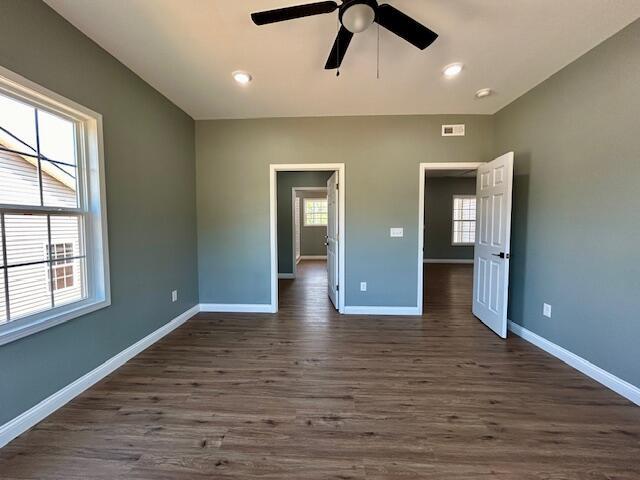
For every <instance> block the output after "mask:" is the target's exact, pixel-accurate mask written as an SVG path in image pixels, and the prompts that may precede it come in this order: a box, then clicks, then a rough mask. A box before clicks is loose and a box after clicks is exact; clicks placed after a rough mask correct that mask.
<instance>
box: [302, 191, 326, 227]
mask: <svg viewBox="0 0 640 480" xmlns="http://www.w3.org/2000/svg"><path fill="white" fill-rule="evenodd" d="M328 217H329V214H328V205H327V199H326V198H305V199H304V224H305V225H307V226H309V225H312V226H313V225H318V226H326V225H327V221H328Z"/></svg>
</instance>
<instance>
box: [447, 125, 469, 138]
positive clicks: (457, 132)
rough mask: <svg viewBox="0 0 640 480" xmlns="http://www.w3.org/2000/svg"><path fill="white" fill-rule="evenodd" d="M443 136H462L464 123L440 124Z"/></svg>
mask: <svg viewBox="0 0 640 480" xmlns="http://www.w3.org/2000/svg"><path fill="white" fill-rule="evenodd" d="M442 136H443V137H464V124H462V125H442Z"/></svg>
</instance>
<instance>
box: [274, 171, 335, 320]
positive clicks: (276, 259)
mask: <svg viewBox="0 0 640 480" xmlns="http://www.w3.org/2000/svg"><path fill="white" fill-rule="evenodd" d="M306 171H328V172H334V171H335V172H338V183H339V188H338V201H339V205H338V235H339V239H340V243H339V246H338V255H339V257H340V258H338V285H339V286H340V289H339V290H338V311H339V312H340V313H344V304H345V301H344V299H345V289H346V287H345V263H346V262H345V252H346V248H345V246H346V235H345V225H346V221H345V211H346V208H345V191H346V187H347V178H346V174H345V166H344V163H288V164H273V163H272V164H270V165H269V248H270V259H271V305H270V307H271V313H276V312H277V311H278V212H277V206H278V198H277V193H278V192H277V174H278V172H306Z"/></svg>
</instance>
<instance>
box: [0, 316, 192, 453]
mask: <svg viewBox="0 0 640 480" xmlns="http://www.w3.org/2000/svg"><path fill="white" fill-rule="evenodd" d="M199 311H200V306H199V305H195V306H194V307H192V308H190V309H189V310H187V311H186V312H184V313H182V314H180V315H178V316H177V317H176V318H174V319H173V320H171V321H170V322H169V323H167V324H165V325H163V326H162V327H160V328H159V329H157V330H156V331H154V332H152V333H150V334H149V335H147V336H146V337H144V338H143V339H142V340H139V341H137V342H136V343H134V344H133V345H131V346H130V347H127V348H126V349H124V350H123V351H121V352H120V353H118V354H117V355H115V356H113V357H111V358H110V359H109V360H107V361H106V362H104V363H103V364H102V365H100V366H98V367H96V368H94V369H93V370H91V371H90V372H89V373H86V374H85V375H83V376H82V377H80V378H78V379H77V380H75V381H73V382H71V383H70V384H69V385H67V386H66V387H64V388H62V389H60V390H58V391H57V392H56V393H54V394H53V395H50V396H49V397H47V398H45V399H44V400H42V401H41V402H40V403H38V404H37V405H35V406H33V407H31V408H30V409H29V410H27V411H26V412H24V413H22V414H20V415H18V416H17V417H16V418H14V419H13V420H9V421H8V422H7V423H5V424H4V425H2V426H0V448H1V447H4V446H5V445H6V444H7V443H9V442H10V441H11V440H13V439H14V438H16V437H17V436H18V435H21V434H22V433H24V432H26V431H27V430H29V429H30V428H31V427H33V426H34V425H36V424H37V423H38V422H41V421H42V420H44V419H45V418H46V417H48V416H49V415H51V414H52V413H53V412H55V411H56V410H58V409H59V408H60V407H62V406H64V405H65V404H66V403H68V402H69V401H71V400H73V399H74V398H75V397H77V396H78V395H80V394H81V393H82V392H84V391H85V390H86V389H88V388H90V387H91V386H93V385H95V384H96V383H97V382H99V381H100V380H102V379H103V378H104V377H106V376H107V375H109V374H110V373H112V372H113V371H115V370H116V369H118V368H120V367H121V366H122V365H124V364H125V363H127V362H128V361H129V360H131V359H132V358H133V357H135V356H136V355H138V354H139V353H140V352H142V351H143V350H145V349H146V348H147V347H149V346H151V345H153V344H154V343H156V342H157V341H158V340H160V339H161V338H162V337H164V336H165V335H167V334H168V333H171V332H172V331H173V330H175V329H176V328H178V327H179V326H180V325H182V324H183V323H185V322H186V321H187V320H189V319H190V318H191V317H193V316H194V315H195V314H196V313H198V312H199Z"/></svg>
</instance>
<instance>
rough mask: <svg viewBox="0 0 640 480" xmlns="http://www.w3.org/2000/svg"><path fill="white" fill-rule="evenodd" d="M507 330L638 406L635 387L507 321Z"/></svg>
mask: <svg viewBox="0 0 640 480" xmlns="http://www.w3.org/2000/svg"><path fill="white" fill-rule="evenodd" d="M509 330H510V331H512V332H513V333H515V334H516V335H518V336H519V337H521V338H523V339H524V340H526V341H528V342H530V343H532V344H533V345H535V346H536V347H538V348H541V349H542V350H544V351H545V352H547V353H549V354H551V355H553V356H554V357H556V358H559V359H560V360H562V361H563V362H564V363H566V364H567V365H570V366H572V367H573V368H575V369H576V370H578V371H580V372H582V373H584V374H585V375H586V376H588V377H591V378H593V379H594V380H595V381H596V382H599V383H601V384H602V385H604V386H605V387H607V388H610V389H611V390H613V391H614V392H616V393H618V394H619V395H622V396H623V397H624V398H626V399H628V400H630V401H632V402H633V403H635V404H636V405H640V388H638V387H636V386H635V385H632V384H630V383H629V382H626V381H625V380H622V379H621V378H618V377H616V376H615V375H613V374H611V373H609V372H607V371H606V370H603V369H602V368H600V367H598V366H596V365H594V364H593V363H591V362H589V361H588V360H585V359H584V358H582V357H579V356H578V355H576V354H575V353H572V352H570V351H569V350H567V349H565V348H563V347H561V346H559V345H556V344H555V343H553V342H550V341H549V340H547V339H546V338H544V337H541V336H540V335H538V334H536V333H533V332H532V331H531V330H527V329H526V328H524V327H522V326H520V325H518V324H517V323H514V322H512V321H511V320H509Z"/></svg>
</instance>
